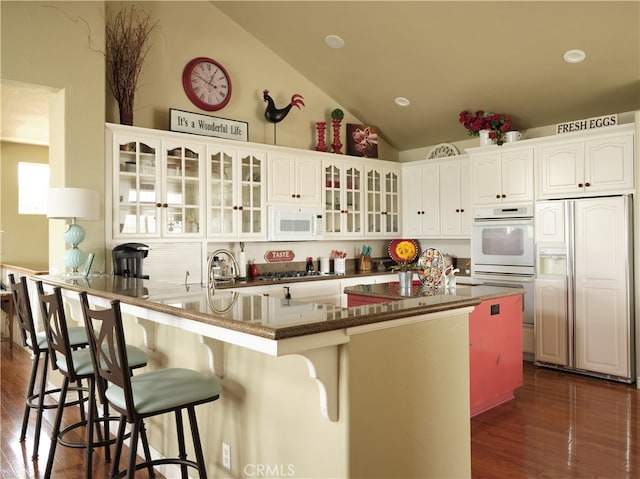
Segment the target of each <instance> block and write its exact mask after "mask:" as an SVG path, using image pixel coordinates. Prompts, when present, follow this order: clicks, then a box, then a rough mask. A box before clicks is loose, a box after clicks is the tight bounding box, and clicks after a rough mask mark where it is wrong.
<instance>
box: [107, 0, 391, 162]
mask: <svg viewBox="0 0 640 479" xmlns="http://www.w3.org/2000/svg"><path fill="white" fill-rule="evenodd" d="M145 8H147V9H148V10H150V11H151V12H152V15H153V18H155V19H158V20H159V26H160V29H159V30H158V31H157V32H156V33H154V34H153V37H152V47H151V49H150V50H149V53H148V55H147V60H146V63H145V65H144V67H143V70H142V74H141V79H140V88H139V90H138V94H137V96H136V100H135V105H134V119H133V122H134V125H135V126H142V127H146V128H155V129H160V130H166V129H168V125H169V109H170V108H175V109H179V110H186V111H191V112H197V113H202V114H208V115H213V116H218V117H223V118H230V119H234V120H240V121H245V122H248V123H249V141H253V142H257V143H266V144H273V143H274V142H273V134H274V128H273V124H272V123H268V122H267V121H266V120H265V119H264V109H265V106H266V104H265V103H264V102H263V100H262V91H263V90H264V89H268V90H269V91H270V94H271V96H272V97H273V98H274V100H275V102H276V106H278V107H281V106H285V105H286V104H288V103H289V101H290V99H291V95H293V94H294V93H299V94H300V95H302V96H303V97H304V102H305V104H306V106H305V107H303V108H302V109H300V110H298V109H297V108H295V107H294V108H292V109H291V111H290V112H289V115H288V116H287V117H286V118H285V119H284V120H283V121H282V122H280V123H278V124H277V127H276V128H277V134H276V137H277V144H278V145H282V146H290V147H296V148H302V149H314V147H315V140H316V132H315V123H316V122H317V121H327V122H330V119H331V115H330V113H331V111H332V110H333V109H334V108H342V109H343V110H344V112H345V119H344V123H347V122H350V123H362V122H361V121H360V120H358V119H357V118H356V117H355V116H353V115H352V114H351V113H350V112H349V111H348V110H346V109H345V108H344V107H343V106H341V105H338V104H337V103H336V102H335V101H333V100H332V99H331V98H330V97H328V96H327V95H326V94H325V93H323V92H322V91H321V90H319V89H318V88H317V87H316V86H315V85H314V84H313V83H311V82H310V81H309V80H308V79H307V78H305V77H303V76H302V75H300V74H299V73H298V72H297V71H296V70H294V69H293V68H292V67H291V66H289V65H288V64H286V63H285V62H284V61H283V60H282V59H281V58H280V57H278V56H276V55H275V54H274V53H273V52H272V51H271V50H269V49H268V48H267V47H266V46H264V45H263V44H261V43H260V42H258V41H257V40H256V39H255V38H254V37H253V36H252V35H250V34H249V33H247V32H246V31H245V30H243V29H242V28H240V27H239V26H238V25H237V24H236V23H235V22H233V21H231V20H230V19H229V18H228V17H227V16H226V15H224V14H223V13H222V12H220V10H218V9H217V8H216V7H214V6H213V5H211V4H210V3H209V2H175V1H173V2H148V3H146V4H145ZM275 28H279V27H275ZM200 56H204V57H210V58H214V59H215V60H217V61H219V62H220V63H221V64H222V65H223V66H224V67H225V68H226V69H227V70H228V72H229V74H230V76H231V82H232V95H231V100H230V101H229V104H228V105H227V106H226V107H225V108H224V109H222V110H220V111H217V112H205V111H202V110H199V109H198V108H197V107H196V106H195V105H193V104H192V103H191V102H190V101H189V99H188V98H187V97H186V95H185V93H184V90H183V88H182V71H183V69H184V67H185V65H186V64H187V63H188V62H189V61H190V60H192V59H193V58H196V57H200ZM345 81H348V79H345ZM107 121H109V122H114V123H117V122H118V110H117V106H116V105H115V101H114V100H113V98H112V96H111V94H110V93H109V95H108V100H107ZM331 141H332V136H331V138H330V139H329V141H328V143H331ZM342 143H343V144H345V143H346V142H345V127H344V126H343V129H342ZM343 151H344V149H343ZM379 154H380V158H382V159H386V160H391V161H397V160H398V153H397V151H395V150H394V149H393V148H392V147H390V146H389V145H388V144H387V143H386V142H384V140H382V139H381V144H380V145H379Z"/></svg>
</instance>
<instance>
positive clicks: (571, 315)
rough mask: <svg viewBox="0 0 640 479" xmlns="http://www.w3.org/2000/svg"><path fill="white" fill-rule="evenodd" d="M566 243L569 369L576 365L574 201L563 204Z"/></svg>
mask: <svg viewBox="0 0 640 479" xmlns="http://www.w3.org/2000/svg"><path fill="white" fill-rule="evenodd" d="M565 218H566V224H565V227H566V241H567V341H568V343H569V344H568V345H567V346H568V348H567V353H568V355H567V359H568V362H569V367H571V368H573V367H575V365H576V362H575V357H576V349H575V201H573V200H569V201H567V202H566V203H565Z"/></svg>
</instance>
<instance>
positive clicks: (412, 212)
mask: <svg viewBox="0 0 640 479" xmlns="http://www.w3.org/2000/svg"><path fill="white" fill-rule="evenodd" d="M403 166H404V165H403ZM469 181H470V165H469V159H468V157H467V156H466V155H464V158H460V159H458V158H455V159H454V158H451V159H445V160H427V161H420V162H416V163H415V164H408V165H406V166H404V167H403V169H402V188H403V194H402V231H403V235H404V236H406V237H409V238H468V237H469V236H470V235H471V195H470V189H471V186H470V183H469Z"/></svg>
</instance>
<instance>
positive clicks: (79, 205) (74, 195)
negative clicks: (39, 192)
mask: <svg viewBox="0 0 640 479" xmlns="http://www.w3.org/2000/svg"><path fill="white" fill-rule="evenodd" d="M99 210H100V199H99V197H98V192H97V191H93V190H87V189H84V188H50V189H49V197H48V200H47V218H80V219H85V220H97V219H99V218H100V211H99Z"/></svg>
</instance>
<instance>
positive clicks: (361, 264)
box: [358, 254, 371, 273]
mask: <svg viewBox="0 0 640 479" xmlns="http://www.w3.org/2000/svg"><path fill="white" fill-rule="evenodd" d="M358 271H360V272H361V273H366V272H368V271H371V256H364V255H362V254H361V255H360V260H359V261H358Z"/></svg>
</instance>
